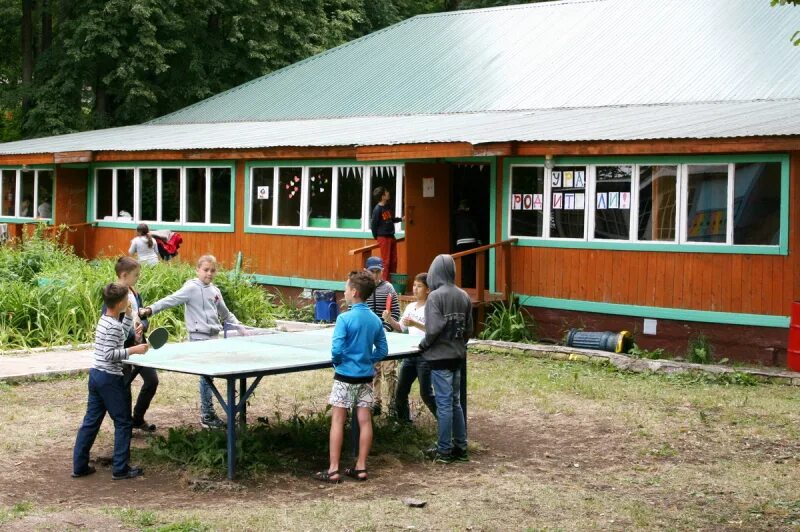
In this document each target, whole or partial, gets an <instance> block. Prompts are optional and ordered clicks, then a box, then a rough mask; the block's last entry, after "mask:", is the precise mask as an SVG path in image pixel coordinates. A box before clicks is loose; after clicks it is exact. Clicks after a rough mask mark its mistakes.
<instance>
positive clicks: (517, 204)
mask: <svg viewBox="0 0 800 532" xmlns="http://www.w3.org/2000/svg"><path fill="white" fill-rule="evenodd" d="M520 209H522V194H511V210H512V211H518V210H520Z"/></svg>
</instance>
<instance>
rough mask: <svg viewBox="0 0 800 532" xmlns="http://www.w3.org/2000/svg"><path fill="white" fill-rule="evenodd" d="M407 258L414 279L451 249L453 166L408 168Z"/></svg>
mask: <svg viewBox="0 0 800 532" xmlns="http://www.w3.org/2000/svg"><path fill="white" fill-rule="evenodd" d="M405 205H406V207H405V216H406V246H405V247H406V259H407V263H406V264H408V272H407V273H408V276H409V283H408V286H409V287H410V286H411V284H412V283H411V279H413V278H414V276H415V275H416V274H418V273H420V272H425V271H428V267H430V265H431V262H432V261H433V259H434V257H436V255H439V254H441V253H449V252H450V165H448V164H446V163H407V164H406V167H405Z"/></svg>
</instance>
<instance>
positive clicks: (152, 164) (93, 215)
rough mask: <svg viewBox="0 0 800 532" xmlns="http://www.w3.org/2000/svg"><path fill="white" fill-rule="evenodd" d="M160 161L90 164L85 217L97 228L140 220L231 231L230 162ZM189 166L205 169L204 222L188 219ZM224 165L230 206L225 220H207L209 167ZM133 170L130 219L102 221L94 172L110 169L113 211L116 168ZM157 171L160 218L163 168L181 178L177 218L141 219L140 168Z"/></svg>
mask: <svg viewBox="0 0 800 532" xmlns="http://www.w3.org/2000/svg"><path fill="white" fill-rule="evenodd" d="M159 163H160V162H159V161H135V162H125V163H110V164H103V163H96V164H92V165H90V167H89V172H90V176H91V177H90V179H89V193H88V199H89V201H88V202H87V203H88V204H87V207H86V219H87V220H90V221H92V222H93V223H95V224H96V225H97V226H98V227H116V228H126V229H127V228H135V227H136V226H137V225H138V224H140V223H146V224H147V225H148V226H149V227H150V229H154V230H158V229H179V230H181V231H188V232H223V233H230V232H233V231H234V228H235V219H236V209H235V200H236V165H235V163H234V162H233V161H226V160H221V161H197V162H195V161H192V162H177V161H176V162H175V163H173V164H159ZM189 168H203V169H205V190H206V198H205V207H204V208H205V221H204V222H187V203H186V202H187V194H186V192H187V189H186V170H187V169H189ZM212 168H223V169H226V170H228V171H229V172H230V200H229V203H230V206H229V213H230V214H229V216H230V221H229V222H228V223H221V224H220V223H210V219H211V193H212V192H213V187H211V169H212ZM125 169H129V170H131V169H132V170H133V180H134V181H133V196H134V200H133V201H134V204H133V210H134V212H133V213H132V214H133V220H131V221H128V220H120V219H118V217H117V216H115V217H114V219H113V220H102V219H98V218H97V194H98V186H97V173H98V171H100V170H111V171H112V172H113V174H112V179H113V181H112V212H116V213H118V212H119V210H118V209H116V205H117V171H118V170H125ZM153 169H155V170H156V171H157V173H156V202H157V206H156V216H157V217H158V218H159V219H160V218H163V210H162V199H163V171H164V170H166V169H178V170H179V172H180V173H179V179H180V202H179V212H180V215H179V216H180V221H178V222H174V221H158V220H143V219H141V196H142V194H141V171H142V170H153Z"/></svg>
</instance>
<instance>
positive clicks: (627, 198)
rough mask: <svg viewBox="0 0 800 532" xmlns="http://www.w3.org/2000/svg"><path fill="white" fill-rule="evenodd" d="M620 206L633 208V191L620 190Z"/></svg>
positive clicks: (621, 207)
mask: <svg viewBox="0 0 800 532" xmlns="http://www.w3.org/2000/svg"><path fill="white" fill-rule="evenodd" d="M619 208H620V209H630V208H631V193H630V192H620V194H619Z"/></svg>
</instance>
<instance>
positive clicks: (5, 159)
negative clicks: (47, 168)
mask: <svg viewBox="0 0 800 532" xmlns="http://www.w3.org/2000/svg"><path fill="white" fill-rule="evenodd" d="M23 164H53V154H52V153H31V154H28V155H0V165H8V166H22V165H23Z"/></svg>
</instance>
